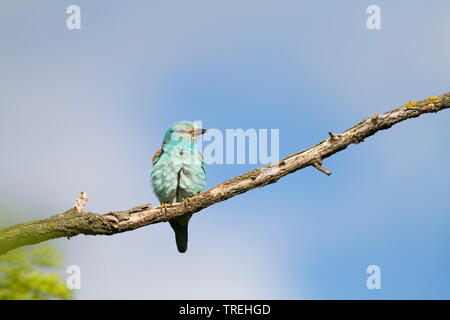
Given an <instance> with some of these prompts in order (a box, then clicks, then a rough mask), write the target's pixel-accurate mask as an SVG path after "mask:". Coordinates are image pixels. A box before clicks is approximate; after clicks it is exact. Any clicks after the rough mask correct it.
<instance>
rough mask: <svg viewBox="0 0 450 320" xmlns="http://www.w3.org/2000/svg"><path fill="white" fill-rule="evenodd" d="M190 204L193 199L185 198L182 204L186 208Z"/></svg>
mask: <svg viewBox="0 0 450 320" xmlns="http://www.w3.org/2000/svg"><path fill="white" fill-rule="evenodd" d="M190 202H191V198H183V199H182V200H181V203H182V204H183V205H184V206H186V207H187V206H188V205H189V203H190Z"/></svg>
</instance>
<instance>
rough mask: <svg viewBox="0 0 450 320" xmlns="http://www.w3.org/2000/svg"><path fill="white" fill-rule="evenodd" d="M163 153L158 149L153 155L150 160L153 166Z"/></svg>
mask: <svg viewBox="0 0 450 320" xmlns="http://www.w3.org/2000/svg"><path fill="white" fill-rule="evenodd" d="M163 153H164V151H163V149H159V150H158V151H156V153H155V155H154V156H153V158H152V163H153V165H155V164H156V163H157V162H158V160H159V159H160V158H161V156H162V154H163Z"/></svg>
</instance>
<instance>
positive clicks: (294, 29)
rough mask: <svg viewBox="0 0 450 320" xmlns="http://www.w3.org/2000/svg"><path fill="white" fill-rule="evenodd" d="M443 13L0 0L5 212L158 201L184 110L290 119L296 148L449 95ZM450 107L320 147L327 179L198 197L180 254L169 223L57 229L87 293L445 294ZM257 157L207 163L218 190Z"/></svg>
mask: <svg viewBox="0 0 450 320" xmlns="http://www.w3.org/2000/svg"><path fill="white" fill-rule="evenodd" d="M73 4H75V5H78V6H79V7H80V9H81V29H79V30H76V29H75V30H69V29H68V28H67V27H66V19H67V18H68V17H69V14H67V13H66V9H67V7H68V6H69V5H73ZM372 4H376V5H378V6H379V7H380V9H381V11H380V14H381V15H380V17H381V29H380V30H369V29H368V28H367V26H366V20H367V18H368V16H369V15H368V14H367V13H366V9H367V7H368V6H369V5H372ZM449 15H450V3H449V2H448V1H445V0H435V1H433V2H429V1H424V0H421V1H418V0H416V1H406V0H399V1H365V0H363V1H360V0H358V1H356V0H347V1H339V2H338V1H293V0H292V1H288V0H284V1H261V0H260V1H256V0H255V1H253V0H248V1H244V2H243V1H234V0H232V1H226V2H223V1H222V2H218V1H206V0H204V1H200V0H192V1H153V0H152V1H133V2H132V3H130V2H129V1H105V0H98V1H87V0H72V1H56V0H52V1H51V0H42V1H39V2H37V1H34V2H30V1H23V0H14V1H12V0H0V46H1V47H0V48H1V50H0V148H1V150H2V157H1V166H0V208H1V210H2V212H1V214H2V216H5V217H8V218H9V219H12V221H14V223H20V222H25V221H30V220H33V219H41V218H45V217H48V216H50V215H53V214H55V213H61V212H64V211H65V210H67V209H69V208H70V207H71V206H72V205H73V203H74V201H75V199H76V196H77V195H78V193H79V192H80V191H86V192H87V194H88V196H89V202H88V204H87V207H86V210H88V211H93V212H99V213H106V212H109V211H112V210H124V209H128V208H131V207H133V206H136V205H140V204H145V203H148V202H151V203H153V204H155V205H156V204H158V200H157V198H156V196H155V195H154V194H153V191H152V188H151V184H150V177H149V172H150V169H151V159H152V156H153V154H154V153H155V151H156V150H158V149H159V148H160V146H161V141H162V138H163V136H164V133H165V131H166V130H167V128H168V127H170V126H171V125H172V124H173V123H174V122H176V121H182V120H190V121H202V123H203V126H204V127H205V128H207V129H208V128H215V129H218V130H220V131H221V132H225V130H226V129H237V128H243V129H251V128H254V129H256V130H258V129H269V130H270V129H278V130H279V150H280V157H285V156H287V155H289V154H291V153H294V152H298V151H300V150H302V149H304V148H308V147H310V146H312V145H314V144H316V143H317V142H319V141H321V140H323V139H325V138H326V137H327V136H328V134H327V133H328V131H333V132H336V133H338V132H342V131H345V130H346V129H347V128H350V127H352V126H353V125H355V124H356V123H358V122H359V121H360V120H362V119H363V118H365V117H368V116H370V115H372V114H373V113H376V112H377V113H382V112H384V111H387V110H390V109H393V108H397V107H399V106H401V105H403V104H404V103H406V102H407V101H410V100H422V99H425V98H427V97H430V96H436V95H440V94H442V93H445V92H448V91H449V88H450V59H449V57H450V42H449V41H447V40H446V39H448V36H449V33H450V19H448V17H449ZM449 122H450V112H448V111H442V112H439V113H438V114H431V115H423V116H421V117H420V118H416V119H413V120H408V121H406V122H402V123H400V124H398V125H396V126H394V127H393V128H391V129H389V130H386V131H383V132H379V133H377V134H376V135H375V136H373V137H371V138H368V139H366V140H365V142H364V143H361V144H358V145H352V146H349V147H348V148H347V149H346V150H345V151H342V152H339V153H338V154H335V155H334V156H333V157H331V158H328V159H326V160H325V161H324V167H326V168H327V169H329V170H331V171H332V172H333V174H332V175H331V176H329V177H328V176H326V175H324V174H322V173H320V172H318V171H317V170H315V169H314V168H305V169H303V170H301V171H298V172H296V173H294V174H291V175H288V176H286V177H285V178H283V179H281V180H280V181H278V182H277V183H276V184H272V185H269V186H267V187H264V188H259V189H257V190H252V191H249V192H248V193H245V194H243V195H239V196H236V197H234V198H232V199H229V200H227V201H225V202H222V203H219V204H216V205H214V206H211V207H209V208H206V209H204V210H203V211H201V212H199V213H197V214H195V215H194V216H193V218H192V219H191V222H190V226H189V249H188V251H187V253H186V254H179V253H178V252H177V250H176V246H175V241H174V236H173V231H172V230H171V228H170V226H169V225H168V224H167V223H164V224H156V225H151V226H148V227H144V228H140V229H138V230H135V231H132V232H126V233H123V234H118V235H114V236H84V235H80V236H77V237H73V238H71V239H70V240H67V239H57V240H53V241H51V242H50V243H51V244H52V245H54V246H55V247H57V248H60V249H61V250H62V251H63V252H64V255H65V266H69V265H77V266H79V267H80V270H81V276H82V277H81V289H80V290H77V291H76V297H77V298H78V299H215V298H221V299H449V298H450V274H449V270H450V256H449V252H450V231H449V227H450V198H449V197H448V192H449V190H450V182H449V181H450V172H449V171H448V170H446V168H447V166H448V160H449V159H450V147H448V146H449V144H448V137H449V136H450V129H449V126H448V123H449ZM258 166H260V164H211V165H207V166H206V172H207V182H206V187H207V188H211V187H214V186H215V185H217V184H219V183H221V182H223V181H225V180H227V179H229V178H232V177H234V176H236V175H239V174H242V173H244V172H246V171H248V170H251V169H253V168H256V167H258ZM370 265H377V266H379V267H380V272H381V289H374V290H369V289H368V288H367V286H366V280H367V278H368V277H369V276H370V275H369V274H367V273H366V269H367V267H368V266H370ZM63 269H64V268H63ZM63 276H66V275H65V274H64V272H63Z"/></svg>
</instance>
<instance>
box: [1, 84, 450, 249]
mask: <svg viewBox="0 0 450 320" xmlns="http://www.w3.org/2000/svg"><path fill="white" fill-rule="evenodd" d="M448 108H450V92H449V93H445V94H443V95H441V96H438V97H431V98H428V99H425V100H423V101H417V102H416V101H414V102H408V103H406V104H405V105H404V106H402V107H400V108H397V109H394V110H391V111H387V112H385V113H383V114H380V115H378V114H374V115H373V116H371V117H369V118H366V119H363V120H362V121H361V122H359V123H358V124H357V125H355V126H353V127H352V128H350V129H348V130H346V131H345V132H343V133H340V134H335V133H332V132H329V135H330V137H329V138H327V139H325V140H323V141H321V142H319V143H318V144H316V145H315V146H313V147H311V148H308V149H306V150H303V151H301V152H298V153H294V154H291V155H290V156H288V157H286V158H284V159H282V160H280V161H278V162H276V163H272V164H269V165H267V166H264V167H261V168H257V169H254V170H251V171H249V172H247V173H244V174H242V175H240V176H238V177H235V178H232V179H230V180H228V181H225V182H223V183H221V184H219V185H218V186H216V187H214V188H212V189H209V190H207V191H205V192H202V193H200V194H198V195H196V196H194V197H192V198H190V199H189V200H188V201H186V202H183V203H176V204H172V205H169V207H167V208H161V207H151V205H150V204H147V205H143V206H138V207H134V208H132V209H130V210H126V211H114V212H109V213H106V214H97V213H92V212H86V213H83V212H82V209H83V207H84V205H85V204H86V201H87V195H86V194H85V193H83V194H81V195H80V196H79V198H78V200H77V202H76V205H75V207H74V208H72V209H69V210H68V211H66V212H64V213H62V214H57V215H54V216H52V217H50V218H47V219H42V220H37V221H32V222H27V223H22V224H18V225H15V226H11V227H6V228H2V229H0V254H3V253H6V252H7V251H9V250H11V249H14V248H17V247H20V246H23V245H29V244H35V243H39V242H42V241H46V240H50V239H55V238H60V237H68V238H70V237H73V236H76V235H78V234H85V235H113V234H116V233H121V232H125V231H130V230H134V229H137V228H140V227H144V226H147V225H150V224H153V223H158V222H164V221H168V220H169V219H171V218H174V217H177V216H180V215H183V214H186V213H195V212H198V211H200V210H202V209H204V208H206V207H209V206H211V205H213V204H215V203H217V202H221V201H224V200H227V199H229V198H231V197H234V196H236V195H238V194H241V193H244V192H247V191H249V190H251V189H254V188H257V187H264V186H266V185H268V184H271V183H275V182H277V181H278V180H279V179H280V178H282V177H284V176H285V175H287V174H290V173H293V172H295V171H297V170H300V169H303V168H305V167H308V166H314V167H315V168H317V169H318V170H320V171H321V172H323V173H325V174H327V175H330V174H331V172H330V171H328V170H326V169H324V168H323V167H322V161H323V159H326V158H328V157H330V156H332V155H333V154H335V153H336V152H339V151H341V150H344V149H345V148H347V147H348V146H349V145H350V144H358V143H360V142H362V141H364V139H366V138H368V137H370V136H372V135H373V134H375V133H376V132H378V131H380V130H385V129H389V128H390V127H392V126H393V125H394V124H396V123H399V122H401V121H404V120H407V119H411V118H416V117H418V116H420V115H422V114H425V113H434V112H438V111H441V110H443V109H448Z"/></svg>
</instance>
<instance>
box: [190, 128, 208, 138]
mask: <svg viewBox="0 0 450 320" xmlns="http://www.w3.org/2000/svg"><path fill="white" fill-rule="evenodd" d="M206 131H207V130H206V129H202V128H195V129H194V132H193V133H194V137H198V136H201V135H202V134H205V133H206Z"/></svg>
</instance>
